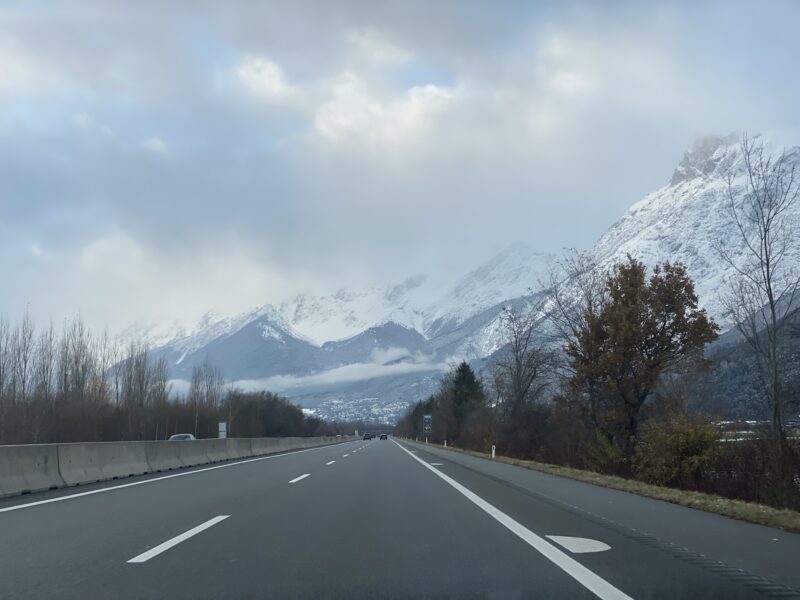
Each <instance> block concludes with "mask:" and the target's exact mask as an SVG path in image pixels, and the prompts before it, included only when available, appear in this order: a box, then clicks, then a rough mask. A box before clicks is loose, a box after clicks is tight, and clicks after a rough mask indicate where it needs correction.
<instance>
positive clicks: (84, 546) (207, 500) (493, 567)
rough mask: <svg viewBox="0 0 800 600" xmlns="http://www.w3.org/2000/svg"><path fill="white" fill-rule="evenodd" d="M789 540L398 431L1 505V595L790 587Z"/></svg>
mask: <svg viewBox="0 0 800 600" xmlns="http://www.w3.org/2000/svg"><path fill="white" fill-rule="evenodd" d="M798 571H800V536H798V535H793V534H787V533H784V532H782V531H779V530H775V529H770V528H766V527H759V526H755V525H749V524H746V523H741V522H738V521H734V520H731V519H726V518H724V517H719V516H716V515H710V514H707V513H703V512H699V511H695V510H691V509H685V508H681V507H677V506H673V505H669V504H666V503H663V502H659V501H655V500H650V499H646V498H641V497H638V496H634V495H631V494H626V493H623V492H617V491H614V490H608V489H605V488H599V487H596V486H591V485H588V484H584V483H580V482H575V481H571V480H567V479H562V478H558V477H553V476H549V475H544V474H541V473H537V472H533V471H529V470H526V469H522V468H519V467H514V466H510V465H505V464H502V463H496V462H492V461H489V460H485V459H480V458H474V457H470V456H465V455H462V454H458V453H453V452H450V451H447V450H443V449H441V448H434V447H433V446H426V445H424V444H414V443H409V442H405V441H394V440H391V439H390V440H372V441H358V442H348V443H344V444H337V445H334V446H326V447H322V448H314V449H309V450H301V451H295V452H289V453H285V454H280V455H272V456H268V457H259V458H255V459H248V460H243V461H237V462H229V463H223V464H219V465H213V466H210V467H199V468H195V469H187V470H183V471H175V472H171V473H167V474H163V473H162V474H158V475H150V476H145V477H135V478H129V479H125V480H118V481H113V482H108V483H105V484H96V485H90V486H81V487H77V488H70V489H66V490H58V491H53V492H47V493H40V494H32V495H27V496H20V497H16V498H7V499H5V500H0V598H115V599H117V598H171V599H173V598H437V599H438V598H475V599H479V598H526V599H527V598H603V599H625V598H637V599H639V598H664V599H667V598H669V599H673V598H775V597H779V598H790V597H795V598H800V594H798V593H797V592H796V591H794V590H795V589H800V573H799V572H798Z"/></svg>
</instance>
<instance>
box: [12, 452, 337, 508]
mask: <svg viewBox="0 0 800 600" xmlns="http://www.w3.org/2000/svg"><path fill="white" fill-rule="evenodd" d="M324 448H330V445H329V446H317V447H316V448H305V449H304V450H293V451H292V452H284V453H283V454H271V455H269V456H259V457H258V458H248V459H247V460H240V461H238V462H234V463H226V464H224V465H216V466H213V467H205V468H204V469H197V470H195V471H186V472H185V473H173V474H172V475H163V476H162V477H153V478H152V479H145V480H143V481H134V482H132V483H123V484H121V485H115V486H112V487H106V488H101V489H99V490H89V491H88V492H79V493H77V494H70V495H69V496H59V497H57V498H48V499H47V500H37V501H36V502H28V503H26V504H17V505H15V506H6V507H5V508H0V513H4V512H10V511H12V510H20V509H22V508H31V507H34V506H40V505H42V504H51V503H53V502H63V501H64V500H72V499H74V498H82V497H84V496H92V495H94V494H103V493H105V492H112V491H114V490H121V489H123V488H129V487H135V486H137V485H145V484H146V483H155V482H156V481H164V480H165V479H173V478H175V477H186V476H187V475H197V474H198V473H205V472H206V471H215V470H217V469H227V468H228V467H238V466H239V465H245V464H247V463H251V462H257V461H259V460H270V459H273V458H281V457H283V456H290V455H292V454H300V453H301V452H313V451H314V450H322V449H324ZM345 456H346V455H345Z"/></svg>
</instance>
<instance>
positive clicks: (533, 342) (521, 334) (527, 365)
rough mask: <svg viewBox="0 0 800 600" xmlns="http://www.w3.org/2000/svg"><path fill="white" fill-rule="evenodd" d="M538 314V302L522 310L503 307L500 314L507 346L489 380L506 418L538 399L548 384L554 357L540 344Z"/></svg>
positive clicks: (540, 311)
mask: <svg viewBox="0 0 800 600" xmlns="http://www.w3.org/2000/svg"><path fill="white" fill-rule="evenodd" d="M542 316H543V312H542V303H541V302H540V301H537V302H534V303H533V304H532V305H531V306H529V307H527V308H526V309H524V310H523V311H515V310H513V309H512V308H510V307H506V308H504V309H503V313H502V315H501V318H502V324H503V327H504V329H505V334H506V337H505V339H506V342H507V348H506V349H505V351H501V352H503V354H502V355H501V356H500V357H499V358H498V360H497V362H496V363H495V364H494V367H493V380H494V386H495V391H496V393H497V396H498V400H499V401H500V402H501V405H502V408H503V410H504V412H505V414H506V416H507V417H510V418H514V416H516V415H518V414H519V413H520V410H521V409H522V408H523V407H524V406H525V405H526V404H528V403H530V402H535V401H536V400H539V399H540V398H541V397H542V395H543V394H544V392H545V391H546V390H547V388H548V386H549V385H550V384H551V383H552V367H553V363H554V356H553V352H552V351H550V350H549V349H547V348H545V347H544V346H543V344H542V336H541V331H540V327H539V324H540V323H541V321H542Z"/></svg>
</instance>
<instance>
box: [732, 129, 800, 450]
mask: <svg viewBox="0 0 800 600" xmlns="http://www.w3.org/2000/svg"><path fill="white" fill-rule="evenodd" d="M741 154H742V162H743V169H744V177H745V183H744V185H743V186H740V185H737V181H736V179H735V177H734V175H733V174H732V175H730V176H729V179H728V207H729V211H730V216H731V221H732V223H733V224H734V226H735V230H736V232H737V234H738V237H739V238H740V239H741V241H742V243H743V246H744V249H745V251H744V256H742V255H740V254H734V253H733V252H732V251H731V250H730V249H729V246H728V245H727V244H725V243H724V242H721V243H720V244H719V245H718V247H719V249H720V253H721V255H722V257H723V258H724V259H725V260H726V261H727V262H728V264H729V265H730V266H731V267H732V268H733V269H734V270H735V272H736V277H735V278H734V279H733V280H732V281H731V282H730V291H729V294H728V296H727V298H726V300H725V302H726V308H727V309H728V314H729V316H730V318H731V319H732V321H733V322H734V323H735V325H736V328H737V329H738V330H739V332H740V333H741V334H742V336H743V337H744V339H745V341H746V343H747V346H748V347H749V349H750V351H751V352H752V354H753V355H754V356H755V358H756V359H757V361H758V363H759V366H760V368H761V372H762V374H763V376H764V383H765V385H764V390H765V395H766V398H767V401H768V403H769V406H770V411H771V417H772V433H773V436H774V438H775V442H776V444H777V446H778V448H779V449H780V450H782V449H783V445H784V438H785V436H784V427H783V412H784V405H785V401H786V399H785V392H786V390H785V386H784V378H785V372H784V367H785V363H786V356H784V353H783V352H782V347H783V345H784V343H785V341H786V336H787V334H788V331H787V325H788V317H789V316H790V315H791V314H792V313H793V312H795V311H797V310H798V303H800V297H799V294H798V290H800V264H798V260H800V239H798V235H800V228H799V227H800V224H799V223H798V211H797V208H798V207H797V203H798V197H800V181H799V179H800V178H799V177H798V172H797V165H798V162H800V156H798V152H797V151H796V150H795V151H793V152H786V151H783V152H781V153H780V154H778V155H777V156H772V155H771V154H769V153H768V152H767V151H766V149H765V148H764V144H763V142H762V141H761V140H760V139H758V138H750V137H747V136H746V135H745V136H744V137H743V138H742V142H741Z"/></svg>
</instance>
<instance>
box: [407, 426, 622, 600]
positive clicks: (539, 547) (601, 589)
mask: <svg viewBox="0 0 800 600" xmlns="http://www.w3.org/2000/svg"><path fill="white" fill-rule="evenodd" d="M395 444H397V442H395ZM397 446H398V447H399V448H400V449H401V450H402V451H403V452H406V453H407V454H408V455H409V456H410V457H411V458H413V459H414V460H415V461H417V462H418V463H419V464H421V465H422V466H423V467H425V468H426V469H428V470H429V471H430V472H431V473H434V474H435V475H436V476H437V477H439V478H440V479H442V480H443V481H444V482H445V483H447V484H448V485H449V486H451V487H452V488H454V489H455V490H456V491H458V492H459V493H460V494H461V495H463V496H464V497H465V498H466V499H467V500H469V501H470V502H472V503H473V504H474V505H475V506H477V507H478V508H480V509H481V510H482V511H483V512H485V513H486V514H488V515H489V516H490V517H492V518H493V519H494V520H495V521H497V522H498V523H500V524H501V525H502V526H503V527H505V528H506V529H508V530H509V531H510V532H511V533H513V534H514V535H516V536H517V537H518V538H520V539H521V540H523V541H524V542H525V543H527V544H528V545H529V546H530V547H531V548H533V549H534V550H536V551H537V552H539V554H541V555H542V556H544V557H545V558H546V559H547V560H549V561H550V562H552V563H553V564H554V565H556V566H557V567H558V568H559V569H561V570H562V571H564V572H565V573H566V574H567V575H569V576H570V577H572V578H573V579H574V580H575V581H577V582H578V583H580V584H581V585H582V586H583V587H585V588H586V589H587V590H589V591H590V592H592V593H593V594H594V595H595V596H597V597H598V598H600V599H601V600H633V599H632V598H631V597H630V596H628V595H627V594H626V593H625V592H623V591H622V590H620V589H618V588H615V587H614V586H613V585H611V584H610V583H609V582H608V581H606V580H605V579H603V578H602V577H600V576H599V575H598V574H597V573H595V572H594V571H591V570H589V569H587V568H586V567H584V566H583V565H582V564H581V563H579V562H578V561H577V560H575V559H574V558H572V557H571V556H570V555H568V554H565V553H564V552H562V551H561V550H559V549H558V548H557V547H556V546H554V545H553V544H551V543H550V542H548V541H547V540H546V539H544V538H543V537H540V536H538V535H536V534H535V533H533V532H532V531H531V530H530V529H528V528H527V527H525V526H524V525H523V524H522V523H520V522H519V521H515V520H514V519H512V518H511V517H509V516H508V515H507V514H506V513H504V512H503V511H501V510H500V509H499V508H497V507H496V506H494V505H493V504H489V503H488V502H487V501H486V500H484V499H483V498H481V497H480V496H478V495H477V494H476V493H475V492H473V491H471V490H470V489H468V488H466V487H464V486H463V485H461V484H460V483H458V482H457V481H456V480H455V479H453V478H452V477H448V476H447V475H445V474H444V473H442V472H441V471H439V470H438V469H434V468H433V467H432V466H430V465H429V464H428V463H426V462H425V461H424V460H422V459H421V458H419V457H417V456H414V455H413V454H412V453H411V452H409V451H408V450H406V449H405V448H404V447H403V446H401V445H400V444H397Z"/></svg>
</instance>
